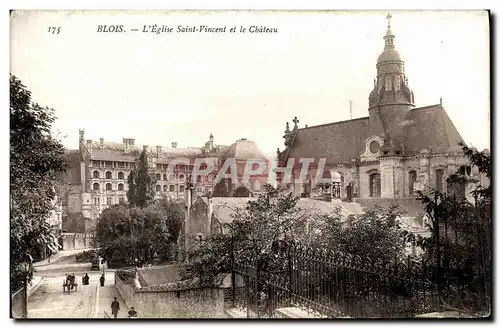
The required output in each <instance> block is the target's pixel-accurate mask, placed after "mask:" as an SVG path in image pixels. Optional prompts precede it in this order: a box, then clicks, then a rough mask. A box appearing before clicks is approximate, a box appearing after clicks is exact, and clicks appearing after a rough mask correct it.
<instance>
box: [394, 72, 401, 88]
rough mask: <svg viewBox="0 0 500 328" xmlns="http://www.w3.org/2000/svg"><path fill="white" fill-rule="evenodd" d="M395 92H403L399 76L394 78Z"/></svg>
mask: <svg viewBox="0 0 500 328" xmlns="http://www.w3.org/2000/svg"><path fill="white" fill-rule="evenodd" d="M394 90H396V91H398V90H401V76H399V75H396V77H395V78H394Z"/></svg>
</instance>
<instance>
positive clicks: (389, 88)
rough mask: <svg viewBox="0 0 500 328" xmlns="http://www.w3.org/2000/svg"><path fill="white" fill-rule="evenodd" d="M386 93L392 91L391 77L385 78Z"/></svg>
mask: <svg viewBox="0 0 500 328" xmlns="http://www.w3.org/2000/svg"><path fill="white" fill-rule="evenodd" d="M385 91H392V81H391V77H390V76H386V77H385Z"/></svg>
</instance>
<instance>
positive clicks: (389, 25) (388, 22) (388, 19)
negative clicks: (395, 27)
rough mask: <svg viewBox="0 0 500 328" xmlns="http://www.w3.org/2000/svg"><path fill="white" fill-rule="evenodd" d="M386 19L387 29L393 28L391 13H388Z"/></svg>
mask: <svg viewBox="0 0 500 328" xmlns="http://www.w3.org/2000/svg"><path fill="white" fill-rule="evenodd" d="M385 18H386V19H387V28H391V18H392V15H391V13H388V14H387V16H386V17H385Z"/></svg>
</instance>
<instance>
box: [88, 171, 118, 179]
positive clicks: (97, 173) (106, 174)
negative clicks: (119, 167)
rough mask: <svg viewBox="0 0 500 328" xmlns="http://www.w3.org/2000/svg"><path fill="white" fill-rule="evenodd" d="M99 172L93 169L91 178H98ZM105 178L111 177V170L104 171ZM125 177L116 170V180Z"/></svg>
mask: <svg viewBox="0 0 500 328" xmlns="http://www.w3.org/2000/svg"><path fill="white" fill-rule="evenodd" d="M100 176H101V175H100V173H99V171H94V172H92V178H94V179H99V178H100ZM105 177H106V179H113V173H112V172H111V171H107V172H106V173H105ZM124 179H125V174H124V173H123V172H118V180H124Z"/></svg>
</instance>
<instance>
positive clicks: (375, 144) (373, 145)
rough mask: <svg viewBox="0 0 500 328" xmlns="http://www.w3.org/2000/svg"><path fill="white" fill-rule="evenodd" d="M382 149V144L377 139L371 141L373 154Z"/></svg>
mask: <svg viewBox="0 0 500 328" xmlns="http://www.w3.org/2000/svg"><path fill="white" fill-rule="evenodd" d="M379 149H380V144H379V143H378V142H376V141H372V142H371V143H370V151H371V152H372V154H375V153H377V152H378V151H379Z"/></svg>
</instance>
